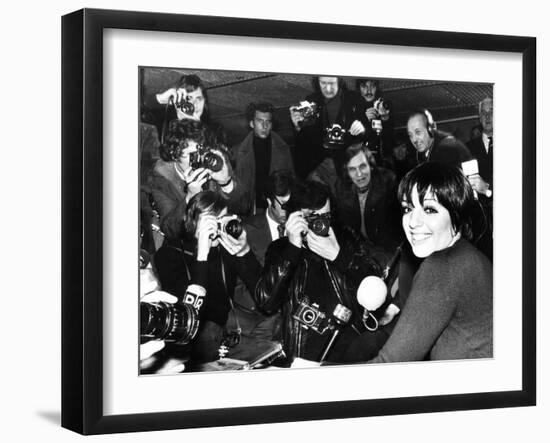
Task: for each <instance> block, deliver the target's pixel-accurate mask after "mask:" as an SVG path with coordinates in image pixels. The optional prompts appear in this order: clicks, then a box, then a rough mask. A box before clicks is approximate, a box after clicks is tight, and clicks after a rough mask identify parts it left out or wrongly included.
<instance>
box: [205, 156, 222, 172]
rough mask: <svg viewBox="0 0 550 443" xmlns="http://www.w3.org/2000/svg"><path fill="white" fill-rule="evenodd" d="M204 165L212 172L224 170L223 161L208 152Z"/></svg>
mask: <svg viewBox="0 0 550 443" xmlns="http://www.w3.org/2000/svg"><path fill="white" fill-rule="evenodd" d="M203 164H204V167H205V168H208V169H210V170H211V171H212V172H218V171H221V169H222V168H223V160H222V158H221V157H220V156H219V155H218V154H215V153H214V152H207V153H206V154H204V158H203Z"/></svg>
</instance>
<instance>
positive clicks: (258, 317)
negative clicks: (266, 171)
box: [234, 169, 294, 340]
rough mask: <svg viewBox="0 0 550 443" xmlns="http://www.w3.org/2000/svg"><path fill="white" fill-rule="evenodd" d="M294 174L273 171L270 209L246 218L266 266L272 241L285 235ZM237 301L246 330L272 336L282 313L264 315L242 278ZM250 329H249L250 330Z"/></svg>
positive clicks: (249, 234)
mask: <svg viewBox="0 0 550 443" xmlns="http://www.w3.org/2000/svg"><path fill="white" fill-rule="evenodd" d="M293 185H294V176H293V174H292V172H291V171H289V170H288V169H281V170H278V171H274V172H273V173H272V174H271V175H270V176H269V178H268V180H267V184H266V190H265V198H266V200H267V210H266V211H265V212H264V213H262V214H255V215H252V216H250V217H248V218H247V219H245V221H244V229H245V231H246V236H247V240H248V244H249V245H250V249H251V250H252V253H253V254H254V255H255V256H256V258H257V259H258V261H259V262H260V264H261V265H262V266H263V264H264V258H265V253H266V251H267V248H268V246H269V245H270V244H271V242H273V241H275V240H277V239H278V238H281V237H284V236H286V231H285V222H286V217H287V214H286V210H285V209H284V204H285V203H286V202H287V201H288V199H289V198H290V193H291V189H292V186H293ZM234 300H235V304H236V305H237V310H238V314H239V320H240V323H241V325H243V330H244V331H245V332H248V333H250V334H252V335H254V336H256V337H261V338H265V339H268V340H270V339H273V338H275V337H274V335H276V334H277V331H278V328H279V325H280V314H279V313H276V314H274V315H271V316H268V317H266V316H264V315H263V314H261V313H260V312H258V310H257V309H256V305H255V303H254V301H253V299H252V296H251V294H250V292H249V291H248V289H247V287H246V286H245V285H244V283H242V282H238V283H237V287H236V288H235V299H234ZM247 330H248V331H247Z"/></svg>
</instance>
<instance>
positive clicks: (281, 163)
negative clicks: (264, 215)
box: [234, 103, 294, 215]
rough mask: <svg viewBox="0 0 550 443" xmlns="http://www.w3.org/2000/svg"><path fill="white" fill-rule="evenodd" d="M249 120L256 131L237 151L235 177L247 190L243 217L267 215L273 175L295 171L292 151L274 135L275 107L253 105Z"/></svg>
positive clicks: (248, 110)
mask: <svg viewBox="0 0 550 443" xmlns="http://www.w3.org/2000/svg"><path fill="white" fill-rule="evenodd" d="M246 119H247V122H248V124H249V126H250V128H251V129H252V130H251V131H250V133H249V134H248V135H247V136H246V137H245V139H244V140H243V141H242V142H241V143H240V144H239V145H237V146H236V147H235V149H234V151H235V162H236V166H235V175H236V176H237V177H238V178H239V181H240V183H241V184H242V186H243V187H244V189H246V190H247V192H246V196H245V198H244V200H245V201H244V203H243V206H244V207H245V212H244V214H243V215H245V214H256V213H257V212H264V211H265V209H266V207H267V202H266V200H265V197H264V194H265V189H266V184H267V178H268V176H269V174H271V173H272V172H273V171H276V170H278V169H287V170H290V171H293V170H294V167H293V165H292V157H291V154H290V148H289V147H288V145H287V144H286V143H285V141H284V140H283V139H282V138H281V137H280V136H279V134H277V133H276V132H274V131H273V105H271V104H270V103H250V104H249V105H248V106H247V108H246Z"/></svg>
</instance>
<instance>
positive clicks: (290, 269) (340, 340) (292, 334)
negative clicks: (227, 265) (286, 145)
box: [254, 181, 380, 364]
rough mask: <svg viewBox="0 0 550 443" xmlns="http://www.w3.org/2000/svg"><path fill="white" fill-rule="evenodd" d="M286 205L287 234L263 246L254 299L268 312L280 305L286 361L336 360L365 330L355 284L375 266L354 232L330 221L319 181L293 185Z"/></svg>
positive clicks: (373, 271) (325, 193)
mask: <svg viewBox="0 0 550 443" xmlns="http://www.w3.org/2000/svg"><path fill="white" fill-rule="evenodd" d="M286 209H287V210H288V212H289V214H290V215H289V217H288V219H287V221H286V224H285V228H286V232H287V235H288V237H285V238H282V239H279V240H277V241H275V242H274V243H272V244H271V245H270V247H269V249H268V251H267V254H266V258H265V265H264V269H263V272H262V276H261V278H260V280H259V281H258V284H257V286H256V292H255V294H254V295H255V300H256V303H257V305H258V307H259V309H261V310H263V311H264V312H266V313H273V312H276V311H277V310H279V309H282V313H283V325H282V333H283V346H284V350H285V353H286V356H287V358H288V361H287V362H286V364H288V363H292V361H293V360H294V359H295V358H297V357H299V358H302V359H306V360H310V361H316V362H319V361H321V360H323V361H332V362H338V361H339V360H340V358H341V356H342V355H343V354H344V353H345V351H346V349H347V345H348V344H349V343H351V342H352V341H353V339H354V338H356V337H357V336H358V335H359V334H360V333H361V332H362V331H363V330H364V326H363V324H362V320H361V319H362V310H361V308H360V306H359V304H358V302H357V300H356V290H357V288H358V286H359V283H360V282H361V280H362V279H363V278H364V277H365V276H367V275H373V274H379V272H380V269H379V266H378V264H377V263H376V261H374V260H373V259H372V258H371V257H369V255H368V254H367V251H366V249H365V248H364V243H363V242H362V241H361V239H360V238H359V237H358V236H357V235H355V234H354V233H353V232H352V231H351V230H349V229H346V228H342V229H340V228H339V227H338V226H336V225H334V226H333V221H332V220H331V216H330V201H329V191H328V188H327V187H326V186H325V185H323V184H322V183H319V182H315V181H306V182H305V183H304V184H300V185H297V186H295V188H294V189H293V192H292V195H291V197H290V199H289V201H288V202H287V203H286ZM338 334H339V335H338ZM336 337H337V338H336ZM334 338H336V340H333V339H334Z"/></svg>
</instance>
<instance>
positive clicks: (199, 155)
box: [189, 145, 223, 172]
mask: <svg viewBox="0 0 550 443" xmlns="http://www.w3.org/2000/svg"><path fill="white" fill-rule="evenodd" d="M189 160H190V164H191V168H193V169H198V168H206V169H210V170H211V171H212V172H218V171H221V169H222V168H223V158H222V157H221V156H220V155H219V154H217V153H215V152H214V151H211V150H210V148H207V147H205V146H202V145H198V147H197V151H196V152H192V153H191V155H190V156H189Z"/></svg>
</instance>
